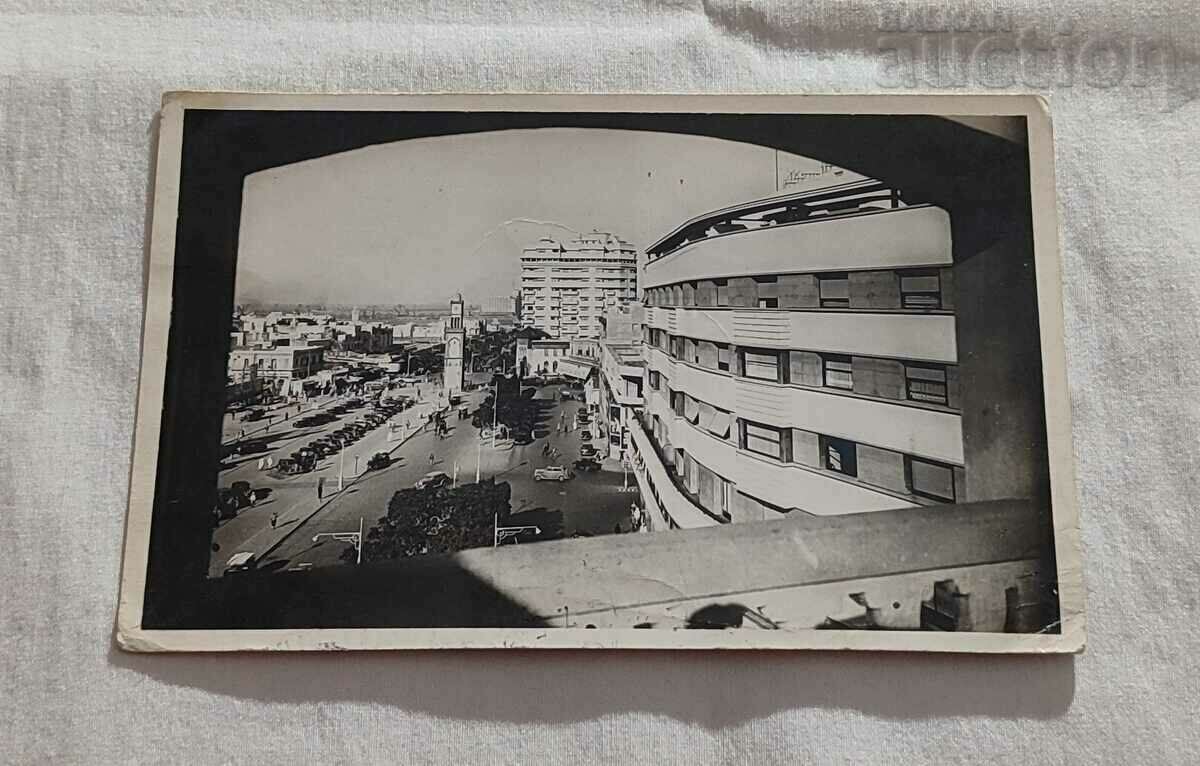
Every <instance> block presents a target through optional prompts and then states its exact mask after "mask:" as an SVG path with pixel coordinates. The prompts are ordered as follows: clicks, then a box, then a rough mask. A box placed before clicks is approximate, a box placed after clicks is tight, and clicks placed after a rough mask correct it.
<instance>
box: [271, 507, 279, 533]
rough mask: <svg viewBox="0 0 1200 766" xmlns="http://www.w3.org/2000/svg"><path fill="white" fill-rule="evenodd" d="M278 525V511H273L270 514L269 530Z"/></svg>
mask: <svg viewBox="0 0 1200 766" xmlns="http://www.w3.org/2000/svg"><path fill="white" fill-rule="evenodd" d="M278 523H279V511H275V513H272V514H271V529H274V528H275V525H276V524H278Z"/></svg>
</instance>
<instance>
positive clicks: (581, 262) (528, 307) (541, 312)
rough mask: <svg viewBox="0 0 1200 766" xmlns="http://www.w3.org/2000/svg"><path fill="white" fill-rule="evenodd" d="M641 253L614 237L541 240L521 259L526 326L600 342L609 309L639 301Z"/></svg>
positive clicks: (553, 334)
mask: <svg viewBox="0 0 1200 766" xmlns="http://www.w3.org/2000/svg"><path fill="white" fill-rule="evenodd" d="M637 270H638V253H637V249H636V248H634V247H633V245H631V244H629V243H628V242H625V241H623V240H621V239H620V238H618V237H617V236H615V235H613V234H607V233H603V232H592V233H591V234H583V235H580V236H579V237H576V238H575V239H572V240H569V241H567V242H565V243H563V242H559V241H558V240H555V239H551V238H548V237H547V238H543V239H541V240H538V242H537V244H535V245H533V246H532V247H527V248H525V250H524V253H523V254H522V256H521V293H520V300H519V302H517V301H514V303H515V304H516V303H519V306H520V311H521V324H522V325H524V326H525V327H535V328H537V329H539V330H543V331H545V332H546V333H548V334H549V335H550V337H552V338H563V339H571V338H599V337H600V335H601V321H600V320H601V317H603V315H604V312H605V310H606V309H607V308H608V307H610V306H615V305H617V304H619V303H622V302H627V301H633V300H636V299H637Z"/></svg>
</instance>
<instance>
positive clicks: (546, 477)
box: [533, 465, 571, 481]
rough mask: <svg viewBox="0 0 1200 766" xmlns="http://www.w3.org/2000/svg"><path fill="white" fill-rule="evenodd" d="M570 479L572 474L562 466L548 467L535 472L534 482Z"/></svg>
mask: <svg viewBox="0 0 1200 766" xmlns="http://www.w3.org/2000/svg"><path fill="white" fill-rule="evenodd" d="M569 478H571V472H570V471H568V470H567V469H566V468H564V467H562V466H561V465H548V466H546V467H544V468H538V469H535V470H534V472H533V480H534V481H566V480H567V479H569Z"/></svg>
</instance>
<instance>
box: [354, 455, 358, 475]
mask: <svg viewBox="0 0 1200 766" xmlns="http://www.w3.org/2000/svg"><path fill="white" fill-rule="evenodd" d="M354 475H355V476H358V455H355V456H354Z"/></svg>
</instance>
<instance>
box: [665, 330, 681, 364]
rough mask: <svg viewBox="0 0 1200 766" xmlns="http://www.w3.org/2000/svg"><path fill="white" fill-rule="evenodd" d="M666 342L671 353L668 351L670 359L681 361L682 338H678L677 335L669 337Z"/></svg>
mask: <svg viewBox="0 0 1200 766" xmlns="http://www.w3.org/2000/svg"><path fill="white" fill-rule="evenodd" d="M667 342H668V345H670V347H671V351H670V353H671V358H672V359H682V358H683V338H681V337H679V336H678V335H670V336H668V337H667Z"/></svg>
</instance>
